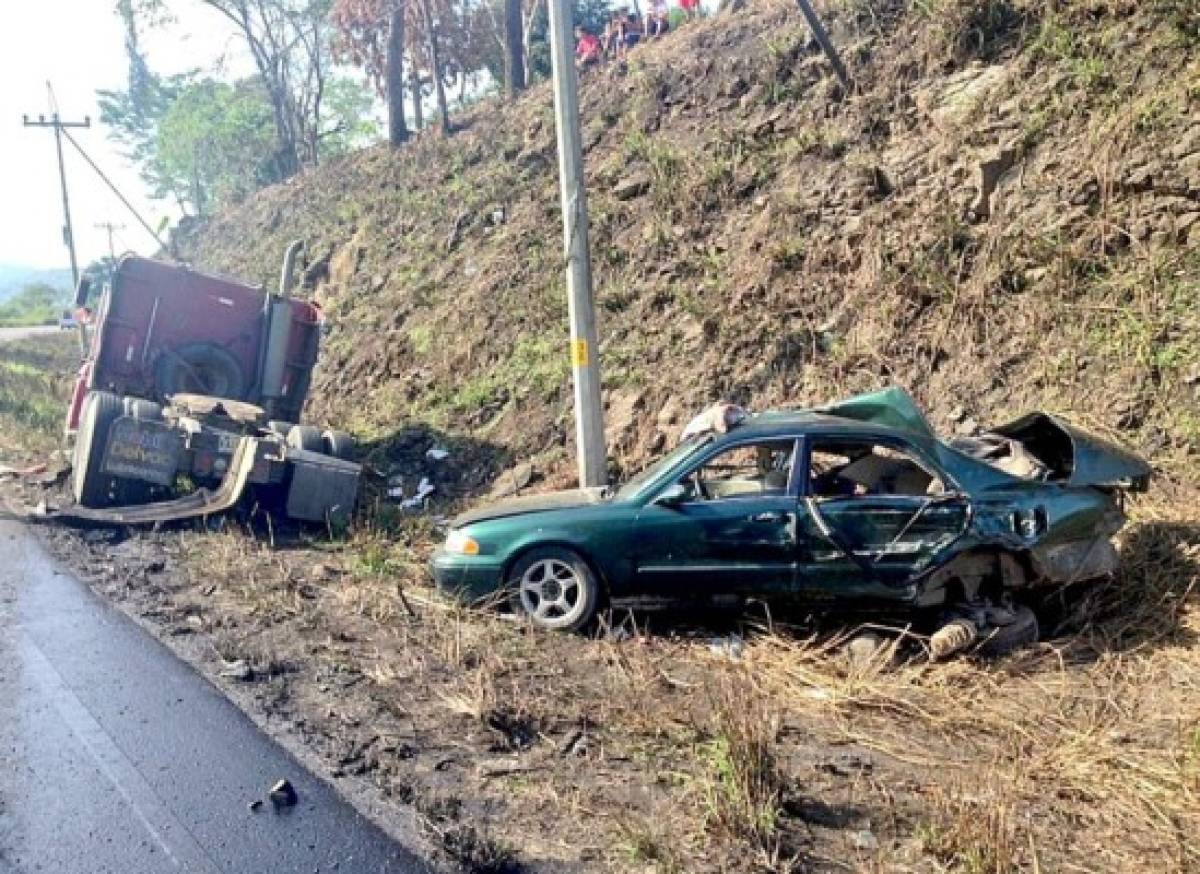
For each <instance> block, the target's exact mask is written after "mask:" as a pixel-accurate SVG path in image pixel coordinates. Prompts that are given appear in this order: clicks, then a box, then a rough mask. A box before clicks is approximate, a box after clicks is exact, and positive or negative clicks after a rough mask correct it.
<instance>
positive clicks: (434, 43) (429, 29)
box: [421, 0, 450, 134]
mask: <svg viewBox="0 0 1200 874" xmlns="http://www.w3.org/2000/svg"><path fill="white" fill-rule="evenodd" d="M421 12H422V13H423V15H424V18H425V33H426V36H428V37H429V66H430V67H431V68H432V69H431V70H430V74H431V75H432V76H433V92H434V94H436V95H437V104H438V114H439V115H441V117H442V133H443V134H448V133H450V109H449V107H448V106H447V105H446V83H445V82H443V81H442V58H441V54H440V53H439V50H438V35H437V27H436V26H435V25H434V23H433V13H432V11H431V9H430V6H429V0H421Z"/></svg>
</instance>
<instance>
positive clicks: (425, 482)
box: [387, 476, 437, 510]
mask: <svg viewBox="0 0 1200 874" xmlns="http://www.w3.org/2000/svg"><path fill="white" fill-rule="evenodd" d="M436 491H437V487H436V486H434V484H433V483H431V482H430V481H429V477H427V476H423V477H421V482H419V483H418V484H417V491H416V492H415V493H414V494H413V496H412V497H411V498H406V497H404V486H402V485H395V486H392V487H391V488H389V489H388V492H387V495H388V497H389V498H391V499H392V500H393V501H399V502H400V506H401V508H403V509H405V510H416V509H419V508H421V507H423V506H425V500H426V499H427V498H428V497H429V496H430V495H432V494H433V493H434V492H436Z"/></svg>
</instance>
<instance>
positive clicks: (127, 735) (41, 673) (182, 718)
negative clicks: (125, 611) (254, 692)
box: [0, 520, 428, 874]
mask: <svg viewBox="0 0 1200 874" xmlns="http://www.w3.org/2000/svg"><path fill="white" fill-rule="evenodd" d="M281 777H286V778H287V779H289V780H290V781H291V782H292V784H293V786H295V788H296V790H297V793H298V796H299V803H298V804H297V805H296V806H295V807H292V808H283V809H281V810H280V811H278V812H277V811H275V810H274V809H273V808H272V805H271V803H270V802H269V801H268V802H266V803H265V804H264V805H263V806H262V808H261V809H259V810H258V811H257V812H254V811H251V810H250V809H249V807H248V803H249V802H250V801H252V800H254V799H256V798H265V796H266V793H267V790H268V789H269V787H270V786H271V785H272V784H273V783H274V782H275V781H276V780H278V779H279V778H281ZM335 870H336V871H339V872H347V874H350V872H352V874H360V872H361V874H371V872H418V871H419V872H424V871H427V870H428V869H427V868H426V867H425V866H424V865H423V863H421V862H420V861H419V860H417V859H416V858H415V857H413V856H412V855H411V854H409V853H408V852H407V851H405V850H403V849H401V848H400V846H399V845H398V844H396V843H394V842H393V841H391V840H390V839H389V838H388V837H387V836H386V835H384V833H383V832H381V831H380V830H379V829H377V828H376V827H375V826H373V825H372V824H371V823H369V822H368V821H367V820H366V819H364V818H363V817H361V816H360V815H359V814H358V813H357V812H356V811H355V810H354V809H353V808H351V807H350V806H349V805H348V804H346V803H345V802H344V801H342V800H341V799H340V798H339V797H338V795H337V794H336V793H335V792H334V791H333V790H332V789H331V788H330V787H329V786H328V785H327V784H325V783H323V782H321V781H320V780H318V779H317V778H315V777H314V776H312V775H311V774H310V773H308V772H306V771H305V770H304V768H303V767H302V766H301V765H300V764H299V763H298V762H297V761H296V760H295V759H294V758H292V757H291V756H290V755H289V754H288V753H287V752H286V751H285V750H283V749H282V748H281V747H279V746H278V745H277V744H275V743H274V742H273V741H272V740H270V738H268V737H267V736H266V735H264V734H263V733H262V732H261V731H259V730H258V729H257V728H256V727H255V726H254V725H253V723H251V722H250V720H249V719H247V718H246V717H245V716H244V715H243V714H242V713H241V712H240V711H239V710H238V709H237V708H236V707H234V706H233V705H232V704H231V703H230V702H229V701H228V700H227V699H226V698H225V697H224V696H223V695H222V694H221V693H220V692H219V691H218V690H217V689H216V688H214V687H213V686H212V685H211V684H209V683H208V682H207V681H206V680H205V679H204V678H203V677H201V676H200V675H199V674H197V673H196V672H195V671H193V670H192V669H191V668H190V667H189V666H188V665H186V664H185V663H183V662H181V661H180V660H179V659H177V658H176V657H175V656H174V655H173V654H172V653H171V652H170V651H168V650H167V649H166V648H165V647H163V646H162V645H161V644H160V643H158V642H157V641H156V640H154V639H153V638H152V637H150V636H149V635H148V634H147V633H146V632H145V631H143V630H142V629H141V628H139V627H138V626H136V625H135V624H133V623H132V622H130V621H129V620H128V619H127V618H125V617H124V616H123V615H121V614H120V613H118V612H117V611H115V610H114V609H112V608H110V607H109V606H107V605H106V604H105V603H104V602H102V601H101V600H100V599H98V598H97V597H96V596H95V595H93V593H92V592H91V591H90V590H89V589H88V588H87V587H86V586H84V585H83V584H82V583H80V582H79V581H77V580H76V579H74V578H73V577H71V576H70V575H69V574H68V573H66V572H65V571H62V570H61V569H60V568H57V567H56V566H55V564H54V562H53V560H52V559H51V558H50V557H49V556H48V555H47V554H46V553H45V552H44V551H43V550H42V548H41V546H40V544H39V543H38V541H37V540H36V539H35V538H34V537H33V536H32V535H31V534H30V533H29V531H28V530H27V529H25V528H24V527H23V526H22V525H20V524H19V523H16V522H13V521H6V520H3V521H0V874H9V872H21V874H25V872H53V874H72V872H80V874H85V872H86V874H98V872H120V874H163V872H173V871H183V872H189V874H192V872H196V874H213V872H239V874H244V872H268V871H279V872H289V874H291V872H309V871H312V872H325V871H335Z"/></svg>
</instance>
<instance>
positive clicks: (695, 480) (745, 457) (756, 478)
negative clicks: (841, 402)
mask: <svg viewBox="0 0 1200 874" xmlns="http://www.w3.org/2000/svg"><path fill="white" fill-rule="evenodd" d="M794 451H795V441H792V440H776V441H769V442H764V443H752V444H746V445H742V446H734V447H731V448H729V449H726V450H725V451H724V452H721V453H720V454H718V455H716V456H714V457H712V458H710V459H709V460H708V461H706V462H705V463H704V464H703V465H701V466H700V467H699V468H697V469H696V470H695V471H693V472H692V473H690V474H688V476H686V477H685V478H684V479H683V481H682V484H683V485H684V486H685V487H686V488H687V489H688V495H689V499H690V500H701V501H719V500H723V499H728V498H747V497H760V496H765V495H786V494H787V490H788V480H789V477H790V475H791V470H792V458H793V453H794Z"/></svg>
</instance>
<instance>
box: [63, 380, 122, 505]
mask: <svg viewBox="0 0 1200 874" xmlns="http://www.w3.org/2000/svg"><path fill="white" fill-rule="evenodd" d="M124 411H125V410H124V404H123V403H122V401H121V399H120V398H119V397H117V396H116V395H114V394H112V393H111V392H106V391H94V392H89V393H88V396H87V397H86V398H84V400H83V411H82V412H81V413H80V414H79V432H78V434H77V435H76V437H75V454H74V458H73V462H72V467H71V490H72V491H73V492H74V493H75V501H76V502H77V503H79V504H80V505H82V506H84V507H96V508H99V507H106V506H108V505H109V504H110V503H112V499H111V491H112V477H110V476H105V475H104V474H103V473H102V472H101V465H103V464H104V449H105V447H106V446H107V445H108V432H109V429H110V428H111V427H112V423H113V422H115V421H116V420H117V418H118V417H119V416H120V415H121V414H122V413H123V412H124Z"/></svg>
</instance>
